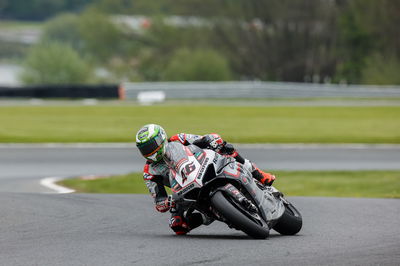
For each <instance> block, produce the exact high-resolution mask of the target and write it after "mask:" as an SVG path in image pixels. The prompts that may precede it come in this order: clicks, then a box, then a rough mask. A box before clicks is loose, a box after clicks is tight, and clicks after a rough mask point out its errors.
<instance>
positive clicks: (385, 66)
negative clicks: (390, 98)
mask: <svg viewBox="0 0 400 266" xmlns="http://www.w3.org/2000/svg"><path fill="white" fill-rule="evenodd" d="M365 65H366V66H365V68H364V69H363V71H362V75H361V77H362V79H361V82H362V83H363V84H373V85H393V84H397V85H400V61H399V60H398V59H397V57H396V56H394V55H392V56H388V57H386V56H383V55H381V54H374V55H372V56H370V57H368V58H367V59H366V60H365Z"/></svg>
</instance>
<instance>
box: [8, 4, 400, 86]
mask: <svg viewBox="0 0 400 266" xmlns="http://www.w3.org/2000/svg"><path fill="white" fill-rule="evenodd" d="M50 2H51V3H50ZM23 3H25V1H22V0H16V1H11V0H6V2H5V4H4V3H3V4H2V5H0V14H6V16H5V17H9V18H20V17H21V16H25V17H24V18H26V19H39V17H40V18H42V19H44V18H48V17H51V16H54V15H57V14H59V13H60V12H65V11H77V10H79V11H81V12H80V13H77V14H76V15H65V14H61V15H59V16H56V17H53V18H52V19H51V20H49V21H48V23H47V25H46V27H45V32H44V37H43V40H46V41H61V42H63V43H64V42H65V43H68V44H70V45H71V47H72V48H73V49H75V50H76V51H77V52H78V53H79V54H80V55H81V57H83V58H84V59H85V60H88V61H89V62H90V63H91V64H93V65H94V66H95V67H100V68H103V69H106V70H107V71H108V72H109V76H108V78H109V81H121V80H135V81H158V80H187V79H196V80H204V79H212V80H225V79H233V80H276V81H299V82H302V81H308V82H329V81H334V82H347V83H366V84H400V83H399V81H398V79H397V78H396V77H394V76H395V75H394V74H393V73H394V72H396V71H397V72H399V71H398V70H399V69H398V62H400V40H399V38H398V36H400V27H399V26H398V25H400V1H391V0H332V1H320V0H311V1H310V0H291V1H287V0H285V1H282V0H261V1H260V0H237V1H226V0H201V1H200V0H163V1H149V0H98V1H94V0H75V1H67V0H54V1H49V0H34V1H29V5H28V6H26V5H24V4H23ZM44 6H46V8H43V7H44ZM29 7H30V11H31V15H30V17H29V15H28V14H27V13H23V12H22V9H29ZM40 7H42V8H40ZM39 9H40V11H41V12H38V13H37V12H36V10H39ZM117 15H118V16H120V15H125V16H127V17H124V18H123V19H126V21H125V22H122V23H121V20H119V21H118V17H117ZM132 16H136V17H134V18H136V19H140V18H142V19H143V18H145V20H146V21H145V22H143V21H144V20H143V21H142V22H140V23H142V24H141V25H136V26H135V27H132V24H130V23H131V22H129V19H132V18H133V17H132ZM140 16H142V17H140ZM143 16H144V17H143ZM119 18H121V17H119ZM134 23H138V22H137V21H136V22H134ZM128 24H130V25H128ZM182 51H191V55H192V56H195V55H197V54H198V53H200V52H199V51H203V52H202V53H205V54H210V53H213V54H214V55H213V56H210V55H208V57H209V60H213V59H211V58H217V57H218V58H219V59H218V60H219V61H220V62H226V63H223V64H221V65H225V64H226V67H227V68H228V69H227V71H215V72H218V73H219V74H218V76H213V77H212V78H205V77H204V75H206V74H200V73H194V72H196V71H201V70H200V68H199V67H194V65H195V62H189V61H190V60H185V59H183V58H184V57H185V58H186V57H187V56H188V55H187V53H186V55H185V52H182ZM196 51H197V52H196ZM205 51H208V52H205ZM177 57H178V58H179V60H178V59H177ZM388 58H390V60H389V61H388V65H385V66H383V67H380V68H377V67H376V66H377V65H379V62H384V61H385V60H387V59H388ZM198 60H199V59H195V58H193V61H198ZM203 60H204V61H206V59H203ZM218 60H217V61H218ZM215 62H216V61H215V60H214V61H212V62H211V61H210V64H211V65H215V64H219V63H215ZM224 68H225V67H224ZM221 69H222V68H221ZM172 70H173V71H177V72H176V73H178V72H180V73H181V75H185V77H183V76H182V77H177V75H175V74H174V73H172ZM183 70H185V71H184V72H182V71H183ZM189 71H192V72H193V73H188V72H189ZM226 73H228V74H226ZM207 75H209V74H207Z"/></svg>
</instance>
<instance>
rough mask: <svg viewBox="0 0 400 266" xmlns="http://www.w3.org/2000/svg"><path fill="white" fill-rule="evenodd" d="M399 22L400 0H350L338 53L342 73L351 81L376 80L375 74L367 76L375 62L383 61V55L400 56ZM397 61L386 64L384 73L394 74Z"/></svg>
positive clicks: (341, 19) (341, 20)
mask: <svg viewBox="0 0 400 266" xmlns="http://www.w3.org/2000/svg"><path fill="white" fill-rule="evenodd" d="M398 25H400V1H390V0H379V1H378V0H350V1H347V2H346V5H344V8H343V12H342V15H341V16H340V23H339V28H340V33H341V34H340V37H341V42H340V43H339V45H340V47H341V48H340V50H339V51H340V52H339V54H338V59H339V64H338V77H339V78H340V79H346V80H347V81H348V82H349V83H359V82H362V81H367V82H368V83H374V82H373V81H372V79H371V77H369V78H366V76H365V75H366V74H365V73H372V72H373V69H374V67H373V66H372V65H371V64H372V62H377V63H379V62H380V61H381V60H382V59H383V58H392V59H393V60H394V61H398V60H400V38H399V36H400V27H399V26H398ZM394 61H393V62H394ZM393 62H392V63H391V64H392V65H391V66H388V67H384V68H382V69H381V70H380V71H379V73H381V74H380V75H382V74H383V73H382V71H389V73H388V75H389V76H391V71H392V70H391V69H392V67H394V66H395V65H396V64H395V63H393ZM371 71H372V72H371ZM399 71H400V70H399ZM373 76H376V75H373ZM383 76H384V75H383ZM383 76H381V77H383ZM376 77H377V76H376ZM376 82H382V81H381V80H377V81H376Z"/></svg>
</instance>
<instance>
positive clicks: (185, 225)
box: [169, 213, 212, 235]
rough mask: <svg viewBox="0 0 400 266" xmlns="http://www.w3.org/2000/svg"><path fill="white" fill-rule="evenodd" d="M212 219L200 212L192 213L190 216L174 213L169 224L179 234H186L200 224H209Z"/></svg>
mask: <svg viewBox="0 0 400 266" xmlns="http://www.w3.org/2000/svg"><path fill="white" fill-rule="evenodd" d="M211 222H212V221H209V220H207V219H206V217H205V216H204V215H202V214H200V213H191V214H190V215H188V217H184V216H183V215H174V216H172V217H171V219H170V222H169V226H170V227H171V229H172V230H173V231H174V232H175V234H177V235H186V234H187V233H189V231H190V230H193V229H195V228H197V227H199V226H200V225H202V224H204V225H208V224H210V223H211Z"/></svg>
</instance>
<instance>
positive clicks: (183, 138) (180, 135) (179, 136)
mask: <svg viewBox="0 0 400 266" xmlns="http://www.w3.org/2000/svg"><path fill="white" fill-rule="evenodd" d="M178 138H179V141H180V142H181V143H182V144H184V143H185V134H184V133H180V134H178Z"/></svg>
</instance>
